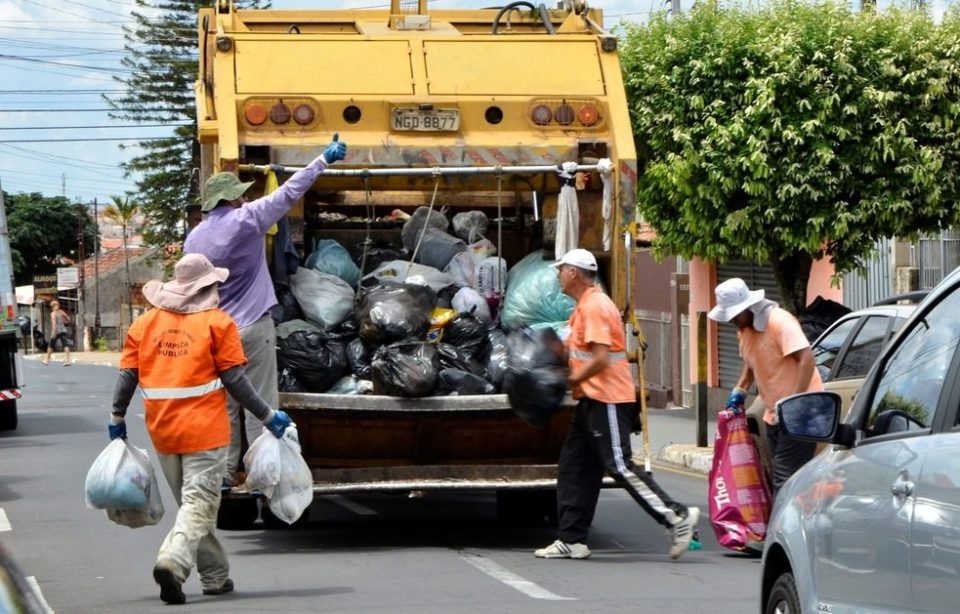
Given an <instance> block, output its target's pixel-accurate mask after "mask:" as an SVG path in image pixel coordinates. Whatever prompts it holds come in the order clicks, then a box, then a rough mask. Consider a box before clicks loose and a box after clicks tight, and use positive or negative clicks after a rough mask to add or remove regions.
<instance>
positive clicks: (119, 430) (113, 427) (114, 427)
mask: <svg viewBox="0 0 960 614" xmlns="http://www.w3.org/2000/svg"><path fill="white" fill-rule="evenodd" d="M107 433H109V434H110V441H113V440H114V439H116V438H117V437H119V438H120V439H126V438H127V423H126V421H125V420H124V419H123V418H118V417H117V416H112V417H111V418H110V424H108V425H107Z"/></svg>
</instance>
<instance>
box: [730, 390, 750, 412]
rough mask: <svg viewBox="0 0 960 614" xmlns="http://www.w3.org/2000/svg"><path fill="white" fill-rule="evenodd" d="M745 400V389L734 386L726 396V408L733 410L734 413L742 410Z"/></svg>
mask: <svg viewBox="0 0 960 614" xmlns="http://www.w3.org/2000/svg"><path fill="white" fill-rule="evenodd" d="M746 401H747V391H746V390H744V389H743V388H734V389H733V390H731V391H730V396H729V397H727V407H726V409H730V410H733V412H734V413H737V412H738V411H743V404H744V403H745V402H746Z"/></svg>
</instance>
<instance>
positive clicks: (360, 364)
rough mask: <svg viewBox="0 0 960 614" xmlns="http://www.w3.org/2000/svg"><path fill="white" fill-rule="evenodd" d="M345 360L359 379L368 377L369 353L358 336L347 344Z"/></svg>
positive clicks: (369, 375)
mask: <svg viewBox="0 0 960 614" xmlns="http://www.w3.org/2000/svg"><path fill="white" fill-rule="evenodd" d="M347 362H348V363H350V370H351V371H352V372H353V374H354V375H356V376H357V377H358V378H360V379H370V377H371V374H370V354H369V353H368V352H367V348H366V346H364V345H363V340H362V339H360V337H357V338H355V339H354V340H353V341H351V342H350V343H348V344H347Z"/></svg>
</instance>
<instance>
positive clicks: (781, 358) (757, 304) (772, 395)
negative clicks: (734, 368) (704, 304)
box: [707, 277, 823, 500]
mask: <svg viewBox="0 0 960 614" xmlns="http://www.w3.org/2000/svg"><path fill="white" fill-rule="evenodd" d="M715 294H716V298H717V304H716V306H715V307H714V308H713V309H711V310H710V313H708V314H707V316H708V317H709V318H710V319H711V320H715V321H717V322H730V323H732V324H733V325H734V326H736V327H737V338H738V339H739V340H740V357H741V358H742V359H743V368H742V369H741V371H740V377H739V378H738V379H737V385H736V386H734V388H733V390H732V391H730V396H729V397H728V398H727V404H726V408H727V409H730V410H733V411H734V412H737V411H743V410H744V403H745V401H746V399H747V389H749V388H750V386H752V385H753V384H754V383H756V385H757V391H758V393H759V396H760V399H761V400H762V401H763V404H764V412H763V421H764V423H765V424H766V430H767V447H768V448H769V453H770V455H771V460H772V462H771V466H772V467H773V476H772V480H771V481H772V492H773V499H774V500H776V498H777V492H778V491H779V490H780V487H781V486H783V484H784V482H786V481H787V479H788V478H789V477H790V476H791V475H793V474H794V473H795V472H796V471H797V469H799V468H800V467H802V466H803V465H804V464H805V463H806V462H807V461H809V460H810V459H811V458H813V453H814V451H815V450H816V443H814V442H809V441H801V440H799V439H793V438H791V437H786V436H785V435H782V434H781V433H780V427H779V426H778V424H777V414H776V412H775V411H774V407H775V406H776V403H777V401H779V400H780V399H782V398H784V397H788V396H790V395H792V394H797V393H800V392H816V391H819V390H823V382H822V381H821V379H820V374H819V373H818V372H817V369H816V367H815V364H814V360H813V352H812V351H811V350H810V342H809V341H807V337H806V335H804V334H803V329H802V328H801V327H800V322H799V321H797V319H796V318H795V317H794V316H793V314H791V313H790V312H788V311H787V310H785V309H782V308H780V307H779V306H778V305H777V303H775V302H774V301H771V300H769V299H766V298H764V291H763V290H753V291H751V290H750V288H748V287H747V284H746V282H744V281H743V280H742V279H740V278H739V277H734V278H733V279H728V280H727V281H725V282H723V283H721V284H720V285H719V286H717V287H716V290H715Z"/></svg>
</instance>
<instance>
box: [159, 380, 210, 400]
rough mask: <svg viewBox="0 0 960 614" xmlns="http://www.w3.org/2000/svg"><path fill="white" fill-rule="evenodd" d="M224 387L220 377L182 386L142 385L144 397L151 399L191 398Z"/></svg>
mask: <svg viewBox="0 0 960 614" xmlns="http://www.w3.org/2000/svg"><path fill="white" fill-rule="evenodd" d="M221 388H223V382H221V381H220V378H219V377H218V378H217V379H215V380H213V381H210V382H207V383H206V384H200V385H199V386H180V387H178V388H144V387H143V386H141V387H140V392H141V393H142V394H143V398H145V399H150V400H161V399H191V398H193V397H202V396H204V395H206V394H210V393H211V392H216V391H217V390H220V389H221Z"/></svg>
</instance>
